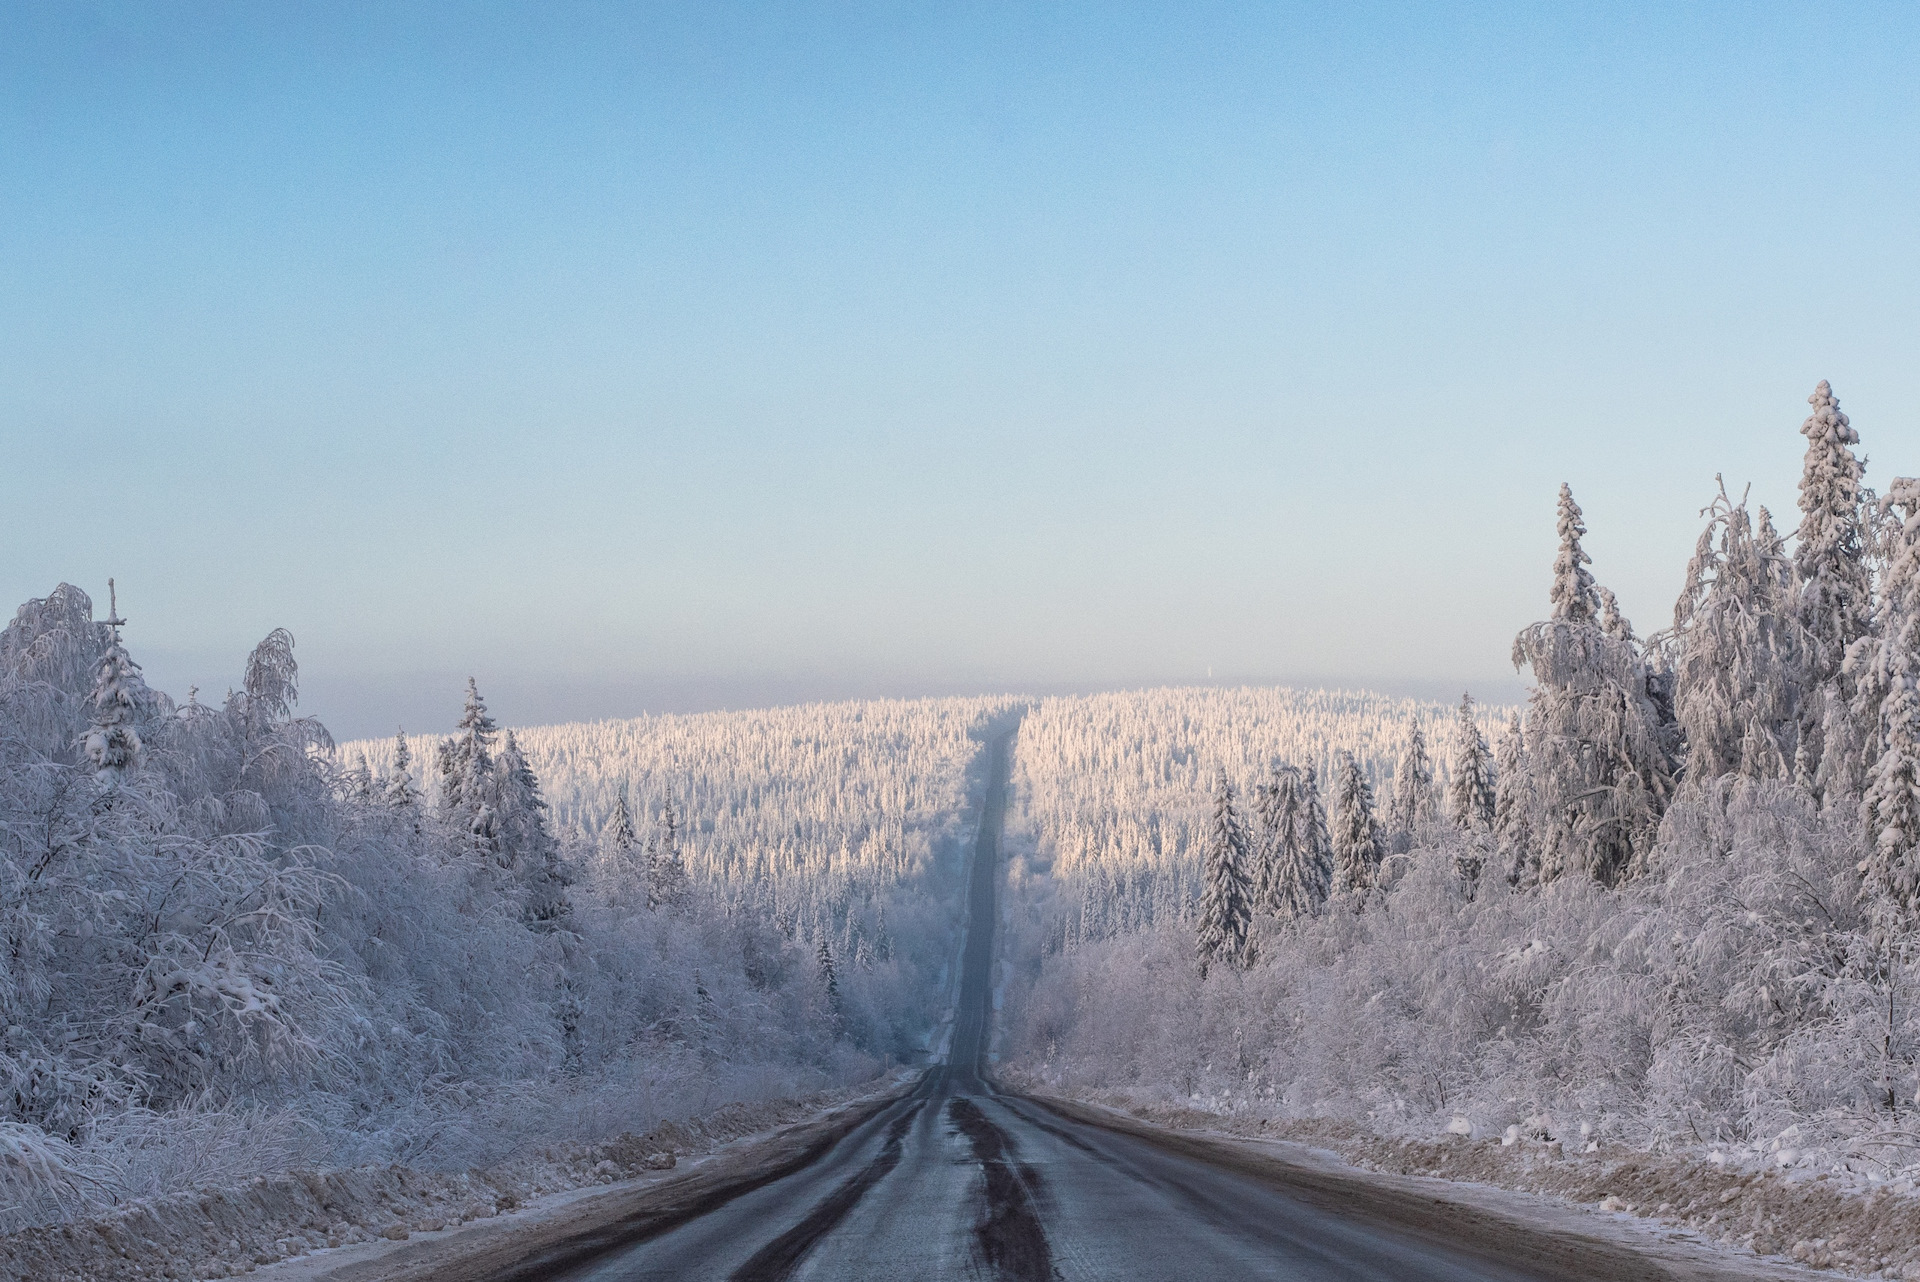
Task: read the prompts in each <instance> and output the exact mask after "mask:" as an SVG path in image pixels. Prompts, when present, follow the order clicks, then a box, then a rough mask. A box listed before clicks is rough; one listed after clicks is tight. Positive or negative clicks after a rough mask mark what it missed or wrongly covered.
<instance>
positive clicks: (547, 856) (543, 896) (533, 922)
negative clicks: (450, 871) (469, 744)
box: [495, 730, 573, 931]
mask: <svg viewBox="0 0 1920 1282" xmlns="http://www.w3.org/2000/svg"><path fill="white" fill-rule="evenodd" d="M495 768H496V770H497V771H498V774H499V783H498V787H497V791H496V795H497V796H498V798H499V803H498V804H499V820H498V834H499V835H498V841H499V852H500V863H501V865H502V866H503V867H504V868H505V869H506V871H507V873H508V875H509V876H511V877H512V879H513V881H514V882H515V884H516V885H518V887H519V889H520V899H521V912H520V915H521V920H522V921H524V922H525V923H526V925H527V926H528V927H529V928H530V929H533V930H542V931H544V930H553V929H555V928H557V927H558V926H559V925H560V924H561V923H563V922H565V921H566V919H567V917H568V916H569V915H570V914H571V912H572V906H571V904H570V903H569V902H568V899H567V887H568V886H569V885H571V884H572V881H573V878H572V876H571V875H570V874H569V873H568V871H567V867H566V864H565V862H564V861H563V860H562V859H561V857H560V843H559V842H557V841H555V840H554V838H553V833H552V831H551V830H550V829H549V827H548V824H547V814H548V808H547V802H546V798H544V797H542V796H541V795H540V780H539V779H538V777H536V776H535V775H534V773H533V767H532V766H530V765H529V764H528V763H527V758H526V755H525V754H524V753H522V752H521V751H520V745H519V743H518V742H516V741H515V739H514V737H513V731H511V730H509V731H507V734H506V741H505V742H504V743H503V744H502V745H501V748H500V760H499V762H498V763H497V765H496V767H495Z"/></svg>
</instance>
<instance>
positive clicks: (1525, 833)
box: [1493, 712, 1540, 888]
mask: <svg viewBox="0 0 1920 1282" xmlns="http://www.w3.org/2000/svg"><path fill="white" fill-rule="evenodd" d="M1493 774H1494V778H1493V847H1494V851H1495V852H1496V853H1497V854H1498V856H1499V858H1500V863H1501V866H1502V867H1504V868H1505V869H1506V873H1507V884H1508V885H1511V886H1514V887H1519V888H1524V887H1528V886H1536V885H1538V884H1539V882H1540V853H1539V850H1538V849H1537V848H1536V847H1535V845H1534V840H1533V813H1532V806H1533V783H1532V779H1531V777H1530V772H1529V770H1528V762H1527V739H1526V731H1525V730H1524V729H1523V727H1522V725H1521V721H1520V714H1519V713H1517V712H1516V713H1514V714H1513V716H1512V717H1511V718H1510V719H1509V720H1508V722H1507V728H1506V731H1505V732H1504V733H1503V734H1501V736H1500V739H1499V741H1498V743H1497V744H1496V745H1495V747H1494V754H1493Z"/></svg>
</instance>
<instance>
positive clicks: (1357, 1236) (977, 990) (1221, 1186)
mask: <svg viewBox="0 0 1920 1282" xmlns="http://www.w3.org/2000/svg"><path fill="white" fill-rule="evenodd" d="M1009 746H1010V745H1009V741H1008V740H1004V739H1003V740H1000V741H998V742H997V743H995V744H994V745H993V747H992V748H991V751H992V753H993V757H992V761H991V773H990V777H989V779H990V781H989V785H988V791H987V796H986V803H985V811H984V814H983V816H982V821H981V823H980V826H979V835H978V838H977V841H976V846H975V850H974V854H973V871H972V874H971V880H970V889H969V920H970V922H971V923H972V927H971V929H970V930H969V932H968V935H967V939H966V943H965V947H964V952H963V961H962V973H961V991H960V997H959V1004H958V1008H957V1011H956V1018H955V1024H954V1034H953V1039H952V1042H951V1053H950V1055H949V1057H948V1063H947V1064H946V1065H944V1066H939V1067H936V1068H933V1069H931V1070H929V1071H928V1073H927V1074H926V1076H925V1077H924V1078H922V1079H921V1081H920V1082H919V1083H918V1085H917V1086H916V1088H915V1089H914V1090H913V1091H912V1092H911V1093H910V1094H908V1095H906V1096H905V1097H903V1098H900V1099H897V1100H895V1101H894V1102H893V1103H891V1104H889V1105H888V1106H887V1107H886V1108H884V1109H883V1110H882V1111H880V1112H878V1113H877V1114H875V1115H874V1116H872V1117H870V1118H868V1119H867V1120H866V1121H864V1122H863V1123H862V1124H861V1125H859V1126H858V1127H857V1128H855V1129H854V1130H852V1131H851V1132H850V1133H848V1134H846V1135H845V1136H844V1138H841V1139H840V1140H839V1141H838V1142H836V1143H833V1144H832V1145H831V1146H830V1147H826V1148H825V1151H824V1152H822V1153H821V1155H820V1156H819V1157H818V1158H816V1159H815V1160H813V1161H811V1162H809V1163H807V1164H806V1165H804V1166H802V1167H800V1169H798V1170H793V1171H791V1172H790V1173H788V1174H786V1175H784V1176H782V1177H780V1178H776V1179H772V1180H771V1181H769V1182H766V1183H763V1184H760V1185H758V1186H757V1187H751V1188H747V1189H745V1190H744V1191H741V1192H738V1193H737V1194H729V1195H728V1196H727V1197H726V1198H725V1200H722V1201H720V1202H719V1204H718V1205H715V1206H712V1207H711V1208H706V1209H704V1213H700V1214H695V1215H693V1216H691V1218H685V1219H681V1220H679V1221H678V1222H677V1223H670V1224H663V1225H661V1226H660V1227H659V1228H657V1229H654V1230H649V1231H647V1232H645V1233H642V1234H640V1235H639V1236H637V1237H635V1238H633V1239H630V1240H627V1241H624V1242H618V1243H615V1244H612V1245H610V1246H609V1247H608V1248H607V1249H605V1250H603V1251H602V1252H601V1253H600V1254H598V1255H597V1256H595V1257H594V1258H592V1259H590V1260H588V1261H586V1262H584V1263H574V1264H571V1265H568V1266H566V1267H562V1268H558V1269H556V1270H555V1271H550V1272H549V1271H546V1270H542V1271H541V1272H542V1273H543V1274H544V1276H546V1277H550V1278H555V1279H565V1280H566V1282H641V1279H656V1278H657V1279H740V1280H742V1282H749V1280H750V1282H774V1280H775V1279H786V1278H817V1279H876V1280H878V1279H903V1280H908V1282H934V1280H935V1279H945V1278H970V1279H984V1278H1007V1279H1023V1280H1024V1279H1034V1280H1039V1279H1050V1278H1060V1279H1066V1280H1069V1282H1075V1280H1078V1279H1094V1278H1100V1279H1116V1280H1120V1279H1125V1280H1129V1282H1131V1280H1134V1279H1139V1280H1140V1282H1147V1280H1149V1279H1169V1280H1171V1279H1202V1278H1284V1279H1290V1280H1293V1282H1319V1280H1321V1279H1336V1278H1337V1279H1343V1280H1345V1282H1356V1280H1362V1279H1367V1280H1371V1279H1380V1280H1382V1282H1387V1280H1391V1282H1411V1280H1415V1279H1433V1280H1435V1282H1453V1280H1460V1282H1464V1280H1465V1279H1501V1280H1507V1279H1545V1278H1560V1279H1564V1278H1573V1277H1592V1278H1603V1277H1604V1278H1625V1277H1646V1278H1657V1277H1661V1276H1664V1274H1663V1271H1662V1270H1660V1269H1658V1268H1648V1267H1645V1266H1644V1265H1642V1264H1641V1263H1640V1262H1638V1261H1636V1260H1633V1259H1628V1258H1620V1257H1619V1256H1618V1253H1614V1252H1606V1251H1604V1250H1603V1251H1601V1254H1600V1255H1594V1254H1591V1251H1590V1249H1591V1248H1597V1247H1598V1245H1599V1244H1597V1243H1585V1244H1581V1243H1574V1244H1571V1245H1570V1244H1568V1243H1566V1242H1561V1243H1559V1244H1557V1245H1556V1244H1552V1243H1549V1244H1547V1245H1546V1246H1544V1247H1543V1246H1542V1245H1541V1244H1540V1243H1538V1242H1533V1243H1522V1244H1519V1245H1516V1242H1517V1239H1516V1238H1515V1235H1514V1231H1513V1226H1512V1225H1499V1224H1495V1225H1491V1226H1489V1225H1475V1224H1470V1223H1465V1222H1462V1220H1461V1214H1462V1213H1461V1211H1460V1208H1457V1207H1449V1206H1447V1205H1446V1204H1439V1203H1431V1202H1429V1203H1426V1204H1424V1205H1410V1204H1408V1203H1407V1199H1405V1198H1404V1197H1403V1198H1400V1199H1399V1201H1398V1202H1396V1201H1395V1200H1394V1199H1393V1198H1391V1197H1388V1198H1385V1199H1384V1200H1383V1199H1377V1198H1374V1199H1370V1197H1369V1195H1368V1193H1367V1192H1366V1189H1365V1186H1364V1185H1361V1184H1358V1183H1349V1184H1343V1183H1341V1182H1340V1181H1332V1182H1325V1181H1323V1182H1321V1183H1320V1184H1318V1185H1316V1184H1314V1183H1313V1181H1311V1180H1305V1181H1302V1180H1300V1179H1297V1178H1295V1179H1292V1180H1290V1179H1289V1177H1288V1176H1287V1175H1286V1174H1285V1168H1284V1167H1275V1168H1273V1169H1268V1168H1263V1167H1261V1166H1260V1165H1259V1164H1258V1163H1257V1162H1251V1163H1248V1162H1242V1163H1236V1162H1234V1161H1232V1160H1230V1159H1226V1158H1223V1157H1222V1156H1221V1155H1220V1154H1219V1153H1217V1152H1209V1151H1208V1150H1207V1149H1206V1148H1205V1146H1204V1145H1194V1144H1189V1145H1186V1146H1184V1151H1183V1146H1182V1145H1181V1144H1178V1143H1171V1142H1169V1141H1167V1140H1166V1139H1165V1138H1160V1139H1156V1138H1155V1137H1154V1136H1153V1135H1152V1134H1151V1133H1150V1132H1148V1131H1146V1130H1144V1129H1135V1130H1129V1129H1127V1128H1125V1127H1118V1128H1116V1126H1114V1125H1113V1124H1112V1123H1110V1122H1101V1121H1100V1120H1099V1119H1097V1118H1093V1117H1090V1116H1088V1115H1084V1114H1082V1115H1078V1116H1076V1115H1075V1113H1074V1111H1073V1110H1070V1109H1066V1108H1060V1107H1049V1106H1047V1105H1044V1104H1042V1103H1040V1102H1039V1101H1037V1100H1033V1099H1029V1098H1024V1097H1021V1096H1018V1095H1014V1094H1011V1093H1003V1092H1001V1091H997V1090H995V1089H994V1087H993V1085H992V1083H991V1082H990V1081H988V1080H987V1079H986V1077H985V1075H984V1074H983V1072H982V1067H983V1064H982V1061H983V1057H984V1054H985V1050H986V1041H987V1030H988V1021H989V1019H990V1017H991V1013H992V989H993V984H992V972H993V937H992V928H993V924H994V922H995V921H996V916H997V915H996V913H995V909H994V897H995V889H996V887H997V885H998V881H999V876H998V874H999V833H1000V827H1001V819H1002V815H1003V811H1004V808H1005V802H1006V794H1005V789H1006V782H1005V781H1006V766H1007V761H1006V758H1007V754H1008V751H1009ZM1503 1234H1504V1236H1503ZM1609 1257H1610V1258H1609Z"/></svg>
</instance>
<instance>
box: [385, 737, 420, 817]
mask: <svg viewBox="0 0 1920 1282" xmlns="http://www.w3.org/2000/svg"><path fill="white" fill-rule="evenodd" d="M412 765H413V753H412V752H410V751H409V750H408V749H407V732H406V731H405V730H400V731H398V732H396V733H395V734H394V736H393V771H392V773H390V774H389V775H388V776H387V778H386V783H385V784H384V785H383V787H382V788H381V790H380V791H381V795H382V796H383V797H384V798H385V799H386V803H387V804H388V805H389V806H392V807H393V808H394V809H395V810H404V811H411V810H412V808H413V806H414V805H415V803H417V802H418V801H419V800H420V790H419V789H418V788H416V787H414V786H413V773H412V769H411V767H412Z"/></svg>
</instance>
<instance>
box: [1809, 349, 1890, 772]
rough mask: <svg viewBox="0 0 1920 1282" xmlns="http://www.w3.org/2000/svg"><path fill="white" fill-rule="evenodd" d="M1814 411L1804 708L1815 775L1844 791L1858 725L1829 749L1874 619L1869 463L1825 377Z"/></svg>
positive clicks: (1812, 401) (1840, 732)
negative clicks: (1830, 754) (1855, 660)
mask: <svg viewBox="0 0 1920 1282" xmlns="http://www.w3.org/2000/svg"><path fill="white" fill-rule="evenodd" d="M1807 403H1808V404H1809V405H1811V406H1812V407H1813V413H1811V414H1809V415H1808V416H1807V421H1806V422H1804V423H1802V424H1801V425H1800V434H1801V435H1802V436H1804V437H1806V438H1807V453H1806V457H1805V459H1804V460H1803V461H1802V463H1801V468H1800V528H1799V529H1798V531H1796V533H1795V546H1794V552H1793V570H1794V576H1793V577H1794V593H1795V606H1796V610H1797V614H1798V617H1799V621H1800V626H1801V628H1802V629H1803V631H1804V632H1805V634H1806V636H1807V638H1808V641H1809V644H1810V649H1811V654H1810V656H1809V658H1810V663H1809V665H1808V666H1809V669H1810V671H1809V676H1810V679H1811V680H1810V689H1809V693H1808V697H1807V699H1806V700H1805V701H1804V703H1803V706H1802V708H1801V726H1800V729H1801V736H1802V738H1803V739H1804V740H1805V741H1806V743H1807V750H1806V753H1805V756H1806V757H1807V759H1808V761H1809V762H1810V764H1811V768H1812V774H1813V777H1814V780H1815V783H1816V786H1818V787H1819V788H1820V789H1822V790H1823V791H1824V790H1825V789H1826V788H1827V787H1828V785H1829V784H1832V785H1835V788H1834V790H1835V791H1836V792H1837V793H1839V794H1841V795H1845V794H1846V793H1847V792H1848V791H1849V790H1850V789H1853V790H1857V789H1858V787H1859V786H1860V779H1859V773H1860V772H1859V770H1858V763H1857V761H1856V760H1853V759H1850V758H1849V756H1848V754H1849V753H1850V752H1851V753H1856V754H1857V752H1858V750H1859V747H1860V743H1859V740H1860V738H1861V736H1859V735H1858V734H1857V733H1854V732H1853V729H1852V727H1839V726H1836V727H1835V738H1836V740H1837V741H1838V743H1837V748H1838V753H1839V755H1838V757H1837V758H1836V759H1835V760H1833V761H1831V762H1829V761H1828V760H1827V759H1826V758H1827V754H1826V741H1827V737H1828V734H1827V730H1828V726H1829V725H1830V724H1831V723H1832V722H1834V721H1835V720H1836V719H1838V718H1844V717H1845V716H1847V714H1848V711H1849V709H1848V707H1847V704H1848V702H1849V700H1850V698H1851V696H1852V693H1853V692H1852V690H1851V689H1850V688H1849V683H1848V682H1847V680H1846V679H1845V676H1844V672H1843V666H1844V664H1845V661H1846V655H1847V651H1848V649H1850V648H1851V647H1852V646H1853V644H1854V643H1855V642H1857V641H1859V640H1860V639H1861V638H1862V637H1865V636H1866V635H1867V633H1868V632H1869V630H1870V629H1871V626H1872V621H1873V575H1872V570H1871V567H1870V564H1869V559H1868V552H1869V548H1868V542H1869V540H1868V537H1867V531H1866V526H1865V521H1864V519H1863V516H1864V512H1863V506H1864V503H1865V499H1866V495H1865V493H1864V491H1863V490H1862V488H1861V479H1862V477H1863V476H1864V475H1865V471H1866V467H1865V464H1864V463H1863V462H1862V461H1861V460H1860V459H1859V458H1858V457H1857V456H1856V455H1855V454H1854V452H1853V447H1854V446H1856V445H1858V444H1860V434H1859V433H1858V432H1856V431H1855V430H1854V428H1853V425H1852V423H1850V422H1849V421H1848V419H1847V416H1846V415H1845V414H1843V413H1841V412H1840V401H1839V399H1838V398H1837V397H1835V396H1834V394H1833V388H1832V387H1831V386H1830V385H1829V384H1828V383H1827V381H1826V380H1825V379H1822V380H1821V381H1820V385H1819V386H1818V387H1816V388H1814V389H1813V395H1811V396H1809V397H1808V398H1807Z"/></svg>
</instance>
